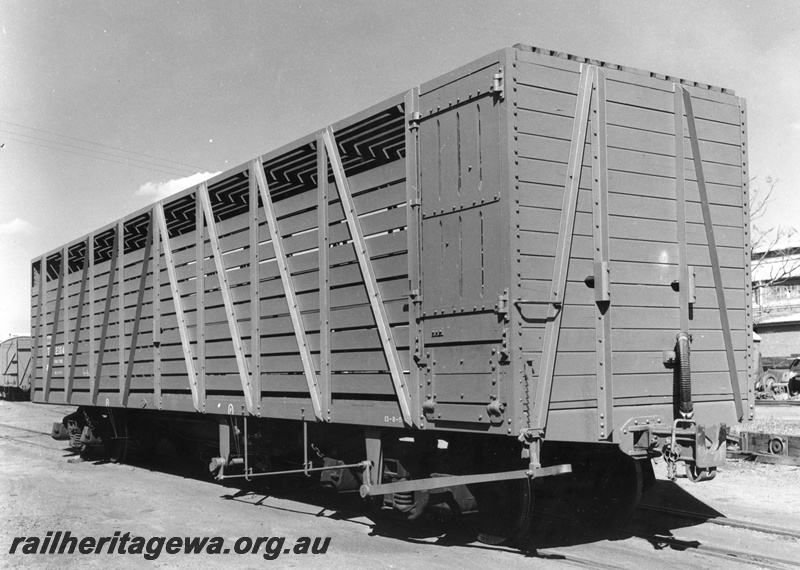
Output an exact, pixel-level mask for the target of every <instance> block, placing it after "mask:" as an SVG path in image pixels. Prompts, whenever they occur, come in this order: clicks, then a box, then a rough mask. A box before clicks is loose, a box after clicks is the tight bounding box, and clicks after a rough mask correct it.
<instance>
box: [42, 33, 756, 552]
mask: <svg viewBox="0 0 800 570" xmlns="http://www.w3.org/2000/svg"><path fill="white" fill-rule="evenodd" d="M745 124H746V121H745V106H744V101H743V100H741V99H739V98H737V97H736V96H734V94H733V93H732V92H730V91H728V90H725V89H720V88H715V87H711V86H708V85H703V84H699V83H694V82H690V81H685V80H682V79H678V78H674V77H667V76H663V75H658V74H655V73H649V72H643V71H640V70H635V69H630V68H626V67H622V66H619V65H613V64H608V63H605V62H600V61H594V60H588V59H584V58H580V57H575V56H568V55H565V54H558V53H554V52H550V51H545V50H540V49H536V48H530V47H527V46H521V45H518V46H515V47H514V48H509V49H503V50H500V51H497V52H495V53H492V54H490V55H488V56H486V57H484V58H482V59H479V60H477V61H475V62H473V63H471V64H469V65H466V66H464V67H461V68H459V69H457V70H455V71H453V72H451V73H449V74H446V75H444V76H442V77H439V78H438V79H435V80H433V81H429V82H428V83H424V84H422V85H420V86H419V87H416V88H413V89H411V90H409V91H408V92H406V93H402V94H400V95H398V96H396V97H393V98H391V99H389V100H388V101H385V102H383V103H380V104H378V105H376V106H374V107H371V108H369V109H366V110H364V111H363V112H361V113H358V114H356V115H354V116H352V117H349V118H347V119H345V120H343V121H340V122H338V123H335V124H333V125H331V126H329V127H326V128H324V129H322V130H320V131H318V132H316V133H313V134H310V135H308V136H306V137H304V138H302V139H300V140H298V141H296V142H293V143H291V144H289V145H286V146H284V147H283V148H279V149H277V150H274V151H272V152H269V153H267V154H264V155H261V156H258V157H256V158H255V159H253V160H252V161H250V162H248V163H246V164H242V165H241V166H239V167H237V168H234V169H232V170H229V171H227V172H225V173H223V174H220V175H218V176H216V177H214V178H212V179H210V180H208V181H207V182H204V183H202V184H199V185H197V186H195V187H192V188H188V189H186V190H184V191H182V192H180V193H178V194H176V195H174V196H172V197H169V198H167V199H165V200H162V201H160V202H158V203H156V204H153V205H152V206H149V207H147V208H144V209H142V210H140V211H138V212H134V213H132V214H131V215H129V216H126V217H125V218H123V219H121V220H118V221H116V222H114V223H112V224H110V225H108V226H106V227H103V228H100V229H98V230H97V231H94V232H92V233H91V234H89V235H87V236H84V237H82V238H80V239H76V240H74V241H71V242H69V243H66V244H65V245H64V246H63V247H61V248H59V249H57V250H54V251H51V252H49V253H47V254H45V255H42V256H41V257H39V258H37V259H35V260H34V261H33V264H32V275H33V279H32V307H31V316H32V336H33V362H32V366H31V370H32V372H33V375H34V379H33V380H34V390H33V399H34V401H36V402H46V403H58V404H63V403H68V404H73V405H77V406H81V409H80V411H79V413H78V414H76V415H75V416H74V417H73V418H72V421H73V424H75V425H73V427H77V428H84V427H89V428H90V431H92V432H93V433H92V435H91V437H95V438H100V439H102V440H104V441H105V442H106V444H107V448H110V449H111V450H112V451H113V452H114V453H119V454H122V453H124V452H125V451H126V450H127V451H131V450H132V449H133V448H136V449H137V450H138V451H140V452H147V450H148V449H149V448H151V447H152V445H153V442H154V441H155V440H157V439H159V438H160V437H163V436H164V435H167V436H169V437H172V438H175V439H176V440H178V441H182V442H185V443H186V446H189V447H196V448H198V451H199V452H200V453H201V455H202V454H205V457H206V459H207V460H208V463H209V466H210V468H211V469H212V470H214V471H215V472H216V473H217V476H218V477H219V478H229V477H245V478H248V479H249V478H255V477H258V476H263V475H268V474H275V473H279V472H280V473H285V472H304V473H305V474H306V475H309V476H311V475H313V476H315V477H319V479H320V480H321V482H322V483H323V484H324V485H327V486H329V487H331V488H334V489H338V490H343V489H356V488H359V489H360V492H361V494H362V496H364V497H368V496H369V497H382V499H379V502H382V504H383V505H384V506H385V507H391V508H394V509H396V510H398V511H400V512H403V513H405V514H406V515H407V516H408V517H410V518H414V517H416V516H419V515H420V514H421V513H422V512H424V511H426V509H443V510H448V509H449V510H450V511H453V510H455V511H460V512H475V511H477V512H479V513H481V514H482V520H484V521H485V523H486V525H485V527H486V528H484V535H483V536H484V538H486V539H487V540H490V539H491V540H494V539H495V538H497V537H499V538H497V539H509V538H513V537H514V536H516V535H517V534H518V533H519V532H521V531H524V529H525V528H526V525H527V522H528V520H529V518H530V510H531V509H530V504H531V496H532V493H533V492H532V490H531V489H534V490H535V489H536V488H538V487H537V486H538V485H546V484H548V482H550V481H553V482H556V481H560V482H561V483H560V484H562V485H567V486H568V484H574V485H575V487H576V488H581V489H585V488H595V492H593V493H592V494H591V495H592V496H591V498H590V499H587V500H586V501H584V502H582V503H581V504H582V505H583V507H582V508H585V509H588V510H589V511H591V514H593V515H597V516H601V518H602V517H603V516H605V514H608V513H613V515H614V516H623V515H624V513H626V512H629V511H630V508H631V506H632V505H634V504H635V502H636V500H637V497H638V496H639V494H640V491H641V487H642V485H643V484H644V483H646V482H647V480H648V479H650V478H651V476H652V468H651V467H650V461H649V459H650V458H652V457H655V456H656V455H663V456H664V457H665V458H666V460H667V463H668V465H669V467H670V474H671V475H674V474H675V472H676V467H678V466H680V467H681V472H682V471H683V470H684V469H685V472H686V474H687V476H689V477H690V478H692V479H694V480H703V479H709V478H711V477H713V475H714V473H715V470H716V468H717V467H718V466H719V465H721V464H722V463H723V462H724V460H725V427H724V424H730V423H734V422H737V421H741V420H742V418H751V417H752V413H753V392H752V390H751V386H752V385H753V382H752V381H751V380H752V378H751V376H752V374H753V368H752V361H753V359H752V355H753V338H752V319H751V315H752V312H751V305H750V265H749V263H750V261H749V254H748V247H747V244H748V241H749V212H748V186H747V180H748V172H747V158H748V156H747V147H746V127H745ZM76 418H77V420H76ZM190 431H194V432H197V433H200V432H202V433H203V434H205V435H204V437H200V436H198V435H194V436H191V435H190V434H189V432H190ZM203 441H204V442H205V443H202V442H203ZM601 482H605V483H603V485H605V487H602V485H601V486H598V485H600V483H601ZM534 483H535V485H534ZM593 486H594V487H593ZM601 487H602V488H601ZM498 513H500V516H496V515H498Z"/></svg>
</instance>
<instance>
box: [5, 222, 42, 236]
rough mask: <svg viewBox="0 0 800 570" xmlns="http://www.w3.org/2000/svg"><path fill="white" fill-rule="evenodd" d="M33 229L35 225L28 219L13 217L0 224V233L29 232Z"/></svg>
mask: <svg viewBox="0 0 800 570" xmlns="http://www.w3.org/2000/svg"><path fill="white" fill-rule="evenodd" d="M35 229H36V227H35V226H34V225H33V224H32V223H30V222H29V221H27V220H23V219H22V218H14V219H13V220H11V221H10V222H5V223H3V224H0V235H14V234H29V233H33V231H34V230H35Z"/></svg>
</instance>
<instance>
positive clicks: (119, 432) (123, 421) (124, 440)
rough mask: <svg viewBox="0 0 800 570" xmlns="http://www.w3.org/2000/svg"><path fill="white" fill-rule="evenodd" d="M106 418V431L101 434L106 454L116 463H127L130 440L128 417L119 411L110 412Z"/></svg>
mask: <svg viewBox="0 0 800 570" xmlns="http://www.w3.org/2000/svg"><path fill="white" fill-rule="evenodd" d="M106 420H107V425H106V429H105V430H104V432H105V433H103V434H102V435H101V437H102V439H103V451H104V454H105V456H106V457H107V458H108V459H109V460H110V461H113V462H114V463H125V459H126V458H127V457H128V448H129V446H128V443H129V441H130V439H129V433H128V421H127V418H126V417H125V414H124V413H118V414H116V415H114V414H109V415H108V417H107V418H106Z"/></svg>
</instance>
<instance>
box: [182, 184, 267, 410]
mask: <svg viewBox="0 0 800 570" xmlns="http://www.w3.org/2000/svg"><path fill="white" fill-rule="evenodd" d="M197 192H198V194H199V196H200V203H201V204H202V208H203V212H204V213H205V221H206V227H207V228H208V237H209V239H210V241H211V251H212V253H213V257H214V265H215V266H216V271H217V280H218V281H219V288H220V293H221V294H222V299H223V302H224V304H225V316H226V317H227V321H228V330H229V334H230V339H231V343H232V344H233V351H234V354H235V355H236V366H237V369H238V372H239V379H240V381H241V386H242V391H243V392H244V400H245V405H246V406H247V411H248V413H250V414H255V412H256V410H255V402H256V399H257V398H256V397H255V389H254V388H255V387H254V386H253V383H252V382H251V379H250V370H249V369H248V366H247V359H246V358H245V354H244V347H243V346H242V338H241V334H240V333H239V325H238V323H237V321H236V312H235V311H234V308H233V300H232V299H231V293H230V287H229V285H228V278H227V274H226V271H225V262H224V260H223V258H222V252H221V251H220V247H219V236H218V235H217V228H216V223H215V222H214V213H213V211H212V209H211V201H210V200H209V197H208V188H207V186H206V183H205V182H203V183H202V184H200V186H199V187H198V188H197ZM199 225H200V224H198V227H199ZM203 312H205V310H204V309H203ZM198 326H199V325H198Z"/></svg>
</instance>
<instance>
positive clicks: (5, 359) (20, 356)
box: [0, 336, 31, 400]
mask: <svg viewBox="0 0 800 570" xmlns="http://www.w3.org/2000/svg"><path fill="white" fill-rule="evenodd" d="M30 361H31V338H30V337H29V336H14V337H11V338H9V339H8V340H4V341H3V342H0V387H2V394H3V397H4V398H6V399H8V400H15V399H27V398H28V395H29V393H30V385H29V384H28V382H29V381H30V374H29V373H28V372H29V371H28V367H29V366H30Z"/></svg>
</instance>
